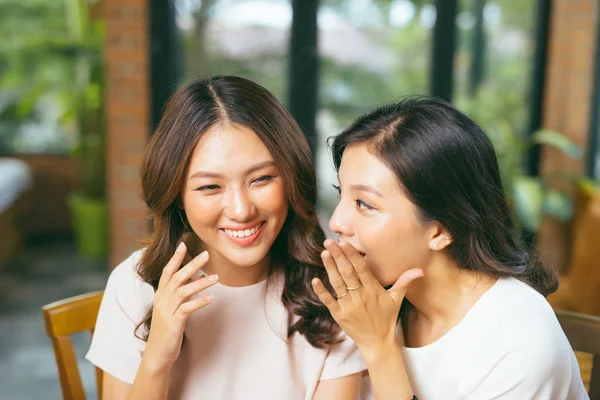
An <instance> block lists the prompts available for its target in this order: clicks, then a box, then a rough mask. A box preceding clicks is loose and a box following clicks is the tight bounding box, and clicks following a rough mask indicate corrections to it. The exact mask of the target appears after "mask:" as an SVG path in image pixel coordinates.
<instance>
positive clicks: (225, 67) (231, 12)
mask: <svg viewBox="0 0 600 400" xmlns="http://www.w3.org/2000/svg"><path fill="white" fill-rule="evenodd" d="M176 6H177V25H178V28H179V31H180V38H181V41H182V53H183V54H182V58H183V62H182V69H183V70H182V81H183V82H185V81H188V80H190V79H195V78H203V77H208V76H212V75H238V76H242V77H245V78H248V79H252V80H253V81H255V82H257V83H259V84H261V85H263V86H264V87H265V88H267V89H268V90H270V91H271V92H273V93H274V94H275V95H276V96H277V98H279V99H280V100H282V101H283V100H285V94H286V83H287V77H286V74H287V51H288V42H289V30H290V26H291V21H292V9H291V5H290V4H289V2H288V1H286V0H238V1H223V0H221V1H219V0H202V1H200V0H176Z"/></svg>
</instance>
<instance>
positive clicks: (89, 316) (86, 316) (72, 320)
mask: <svg viewBox="0 0 600 400" xmlns="http://www.w3.org/2000/svg"><path fill="white" fill-rule="evenodd" d="M102 294H103V292H102V291H98V292H93V293H88V294H84V295H81V296H75V297H70V298H68V299H64V300H60V301H57V302H54V303H51V304H48V305H45V306H43V307H42V311H43V314H44V323H45V325H46V333H47V334H48V336H50V338H51V339H52V346H53V347H54V356H55V357H56V364H57V366H58V374H59V378H60V386H61V389H62V393H63V398H64V399H65V400H84V399H85V391H84V390H83V384H82V382H81V376H80V374H79V367H78V365H77V357H76V355H75V349H74V348H73V342H72V341H71V335H72V334H74V333H78V332H85V331H89V332H91V334H92V335H93V333H94V327H95V325H96V317H97V316H98V309H99V308H100V302H101V300H102ZM96 384H97V390H98V399H101V398H102V370H101V369H99V368H96Z"/></svg>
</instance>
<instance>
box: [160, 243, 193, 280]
mask: <svg viewBox="0 0 600 400" xmlns="http://www.w3.org/2000/svg"><path fill="white" fill-rule="evenodd" d="M186 252H187V247H186V245H185V243H183V242H181V243H179V246H177V249H176V250H175V253H174V254H173V257H171V259H170V260H169V262H168V263H167V265H165V267H164V268H163V270H162V274H161V275H160V280H159V281H158V289H162V288H164V287H165V286H167V284H168V283H169V281H170V280H171V277H172V276H173V274H175V273H176V272H177V270H178V269H179V267H181V264H182V263H183V260H184V259H185V255H186Z"/></svg>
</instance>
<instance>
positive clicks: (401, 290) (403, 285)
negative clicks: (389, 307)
mask: <svg viewBox="0 0 600 400" xmlns="http://www.w3.org/2000/svg"><path fill="white" fill-rule="evenodd" d="M422 276H423V270H422V269H421V268H413V269H409V270H408V271H404V273H403V274H402V275H400V277H399V278H398V280H397V281H396V283H394V286H392V287H391V288H389V289H388V293H389V294H390V297H391V298H392V299H393V300H394V303H396V304H397V305H399V304H401V303H402V300H404V296H405V295H406V290H407V288H408V285H410V283H411V282H412V281H414V280H415V279H418V278H420V277H422Z"/></svg>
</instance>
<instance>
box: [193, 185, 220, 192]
mask: <svg viewBox="0 0 600 400" xmlns="http://www.w3.org/2000/svg"><path fill="white" fill-rule="evenodd" d="M217 189H219V185H205V186H200V187H199V188H198V189H196V190H201V191H208V190H217Z"/></svg>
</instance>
